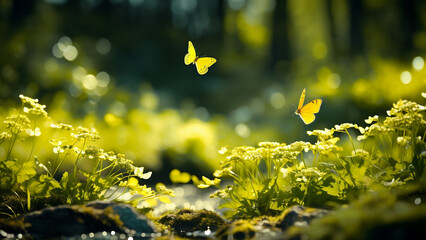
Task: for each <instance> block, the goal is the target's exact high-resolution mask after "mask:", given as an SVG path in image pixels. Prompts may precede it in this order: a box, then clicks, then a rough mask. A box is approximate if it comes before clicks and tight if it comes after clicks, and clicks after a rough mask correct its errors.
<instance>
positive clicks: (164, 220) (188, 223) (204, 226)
mask: <svg viewBox="0 0 426 240" xmlns="http://www.w3.org/2000/svg"><path fill="white" fill-rule="evenodd" d="M158 222H159V223H161V224H164V225H165V226H167V227H168V228H169V230H170V231H172V232H174V233H176V234H177V235H181V236H185V235H186V233H192V232H195V231H206V230H210V231H213V232H214V231H216V230H217V229H218V228H219V227H220V226H222V225H224V224H225V220H224V219H223V218H222V217H221V216H219V215H218V214H217V213H215V212H212V211H208V210H205V209H203V210H190V209H180V210H179V211H177V212H176V213H171V214H167V215H165V216H163V217H161V218H160V219H159V221H158Z"/></svg>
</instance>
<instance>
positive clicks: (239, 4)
mask: <svg viewBox="0 0 426 240" xmlns="http://www.w3.org/2000/svg"><path fill="white" fill-rule="evenodd" d="M227 2H228V6H229V8H231V9H232V10H234V11H237V10H240V9H241V8H243V7H244V5H245V4H246V1H245V0H228V1H227Z"/></svg>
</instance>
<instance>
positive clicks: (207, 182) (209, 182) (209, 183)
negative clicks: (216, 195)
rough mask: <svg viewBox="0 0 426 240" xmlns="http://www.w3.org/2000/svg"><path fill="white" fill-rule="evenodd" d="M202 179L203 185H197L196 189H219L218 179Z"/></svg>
mask: <svg viewBox="0 0 426 240" xmlns="http://www.w3.org/2000/svg"><path fill="white" fill-rule="evenodd" d="M202 179H203V181H204V183H200V184H198V186H197V187H198V188H208V187H210V186H216V187H218V188H219V187H220V179H219V178H215V179H213V180H210V179H208V178H206V177H204V176H203V177H202Z"/></svg>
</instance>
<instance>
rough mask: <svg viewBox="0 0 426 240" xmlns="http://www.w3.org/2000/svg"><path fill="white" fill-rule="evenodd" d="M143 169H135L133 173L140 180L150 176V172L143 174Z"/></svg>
mask: <svg viewBox="0 0 426 240" xmlns="http://www.w3.org/2000/svg"><path fill="white" fill-rule="evenodd" d="M143 170H144V167H140V168H135V170H134V173H135V175H136V176H138V177H139V178H142V179H149V178H150V177H151V175H152V172H147V173H143Z"/></svg>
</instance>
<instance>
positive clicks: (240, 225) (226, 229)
mask: <svg viewBox="0 0 426 240" xmlns="http://www.w3.org/2000/svg"><path fill="white" fill-rule="evenodd" d="M255 235H256V230H255V227H254V225H253V224H252V223H251V222H250V221H249V220H245V219H244V220H243V219H241V220H235V221H233V222H232V223H230V224H227V225H224V226H222V227H221V228H220V229H219V230H218V231H217V232H216V234H215V237H216V239H223V240H225V239H251V238H254V236H255Z"/></svg>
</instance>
